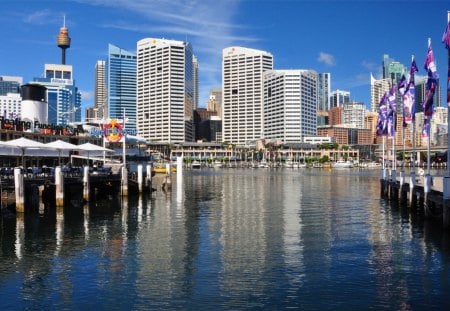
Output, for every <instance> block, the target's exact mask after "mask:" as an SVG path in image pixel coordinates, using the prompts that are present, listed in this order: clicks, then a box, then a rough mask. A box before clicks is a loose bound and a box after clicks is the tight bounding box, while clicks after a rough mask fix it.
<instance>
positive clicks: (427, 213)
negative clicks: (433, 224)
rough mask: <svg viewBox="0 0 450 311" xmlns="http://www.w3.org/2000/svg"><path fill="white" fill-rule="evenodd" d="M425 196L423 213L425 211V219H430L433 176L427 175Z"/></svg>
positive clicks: (424, 183) (424, 188) (424, 187)
mask: <svg viewBox="0 0 450 311" xmlns="http://www.w3.org/2000/svg"><path fill="white" fill-rule="evenodd" d="M423 181H424V182H423V194H424V198H423V211H424V215H425V217H426V218H427V217H429V216H430V204H429V203H430V202H429V199H430V198H429V196H430V192H431V175H430V174H426V175H425V177H424V180H423Z"/></svg>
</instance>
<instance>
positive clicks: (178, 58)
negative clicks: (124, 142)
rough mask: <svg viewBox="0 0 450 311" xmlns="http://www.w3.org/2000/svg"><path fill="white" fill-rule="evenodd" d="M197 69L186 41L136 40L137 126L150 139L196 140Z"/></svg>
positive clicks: (177, 141) (141, 134) (161, 140)
mask: <svg viewBox="0 0 450 311" xmlns="http://www.w3.org/2000/svg"><path fill="white" fill-rule="evenodd" d="M193 81H194V70H193V54H192V47H191V45H190V44H189V43H187V42H182V41H175V40H166V39H155V38H146V39H142V40H140V41H138V43H137V129H138V134H139V136H141V137H144V138H145V139H147V140H150V141H154V142H163V143H182V142H186V141H193V140H194V137H195V136H194V125H193V106H194V82H193Z"/></svg>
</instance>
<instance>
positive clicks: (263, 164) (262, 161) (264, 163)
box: [258, 159, 269, 168]
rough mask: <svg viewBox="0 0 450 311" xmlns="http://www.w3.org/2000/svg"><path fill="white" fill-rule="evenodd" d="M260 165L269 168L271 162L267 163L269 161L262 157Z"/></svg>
mask: <svg viewBox="0 0 450 311" xmlns="http://www.w3.org/2000/svg"><path fill="white" fill-rule="evenodd" d="M258 167H259V168H268V167H269V163H267V161H266V160H265V159H262V160H261V162H259V164H258Z"/></svg>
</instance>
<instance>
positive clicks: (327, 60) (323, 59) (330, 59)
mask: <svg viewBox="0 0 450 311" xmlns="http://www.w3.org/2000/svg"><path fill="white" fill-rule="evenodd" d="M317 61H318V62H319V63H324V64H326V65H328V66H334V65H336V62H335V60H334V56H333V55H331V54H328V53H325V52H320V53H319V57H318V58H317Z"/></svg>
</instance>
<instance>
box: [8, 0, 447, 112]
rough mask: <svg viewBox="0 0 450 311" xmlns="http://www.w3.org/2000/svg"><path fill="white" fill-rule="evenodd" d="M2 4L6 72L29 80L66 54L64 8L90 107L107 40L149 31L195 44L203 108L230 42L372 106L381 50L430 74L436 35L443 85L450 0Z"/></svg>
mask: <svg viewBox="0 0 450 311" xmlns="http://www.w3.org/2000/svg"><path fill="white" fill-rule="evenodd" d="M1 7H2V12H1V14H0V21H1V27H0V75H8V76H22V77H23V78H24V83H25V82H29V81H31V80H32V79H33V78H34V77H37V76H41V75H42V74H43V71H44V64H45V63H59V62H60V60H61V52H60V49H59V48H58V47H57V46H56V36H57V35H58V32H59V28H60V27H61V25H62V23H63V16H64V15H66V26H67V27H68V28H69V34H70V37H71V38H72V45H71V47H70V48H69V49H68V50H67V60H66V63H67V64H70V65H73V68H74V69H73V70H74V77H75V80H76V84H77V85H78V87H79V89H80V90H81V92H82V94H83V107H84V108H85V107H87V106H91V105H93V90H94V66H95V63H96V61H97V60H105V59H106V55H107V49H108V43H112V44H114V45H117V46H119V47H121V48H123V49H126V50H130V51H135V50H136V43H137V41H138V40H140V39H143V38H147V37H156V38H166V39H174V40H188V41H189V42H191V43H192V45H193V49H194V54H195V55H197V57H198V60H199V66H200V83H199V88H200V103H199V106H200V107H204V106H205V102H206V100H207V98H208V94H209V89H210V88H211V87H215V86H220V85H221V79H222V78H221V77H222V76H221V56H222V49H223V48H225V47H229V46H244V47H249V48H255V49H260V50H264V51H267V52H270V53H272V55H273V57H274V68H275V69H313V70H315V71H317V72H330V73H331V77H332V81H331V84H332V85H331V87H332V90H336V89H340V90H346V91H350V93H351V99H352V100H355V101H359V102H363V103H365V104H366V105H367V106H369V105H370V73H373V74H374V76H375V77H377V78H379V77H380V74H381V62H382V57H383V54H389V56H390V57H392V58H394V59H395V60H397V61H400V62H401V63H403V64H405V65H406V66H408V67H409V65H410V63H411V55H412V54H414V55H415V57H416V61H417V64H418V66H419V75H425V70H424V69H423V63H424V61H425V56H426V51H427V40H428V38H431V40H432V46H433V51H434V54H435V57H436V62H437V67H438V72H439V75H440V78H441V81H442V82H441V88H442V90H445V82H446V77H447V66H448V63H447V57H446V56H447V50H446V49H445V48H444V46H443V44H442V43H441V39H442V34H443V32H444V29H445V27H446V25H447V10H450V2H449V1H448V0H446V1H444V0H421V1H419V0H397V1H396V0H360V1H356V0H354V1H345V0H316V1H313V0H310V1H307V0H278V1H276V0H212V1H211V0H183V1H177V0H2V1H1ZM442 84H444V85H442ZM443 101H445V91H443ZM83 115H84V112H83Z"/></svg>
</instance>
